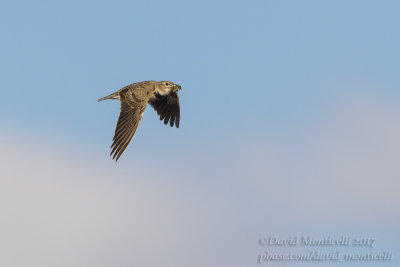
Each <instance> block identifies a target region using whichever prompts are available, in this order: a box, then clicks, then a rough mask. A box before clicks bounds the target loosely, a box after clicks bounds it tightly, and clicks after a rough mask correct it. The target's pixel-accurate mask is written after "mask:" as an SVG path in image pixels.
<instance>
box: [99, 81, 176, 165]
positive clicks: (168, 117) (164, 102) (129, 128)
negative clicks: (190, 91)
mask: <svg viewBox="0 0 400 267" xmlns="http://www.w3.org/2000/svg"><path fill="white" fill-rule="evenodd" d="M180 89H181V86H180V85H177V84H174V83H173V82H170V81H161V82H157V81H145V82H138V83H132V84H130V85H128V86H125V87H123V88H121V89H120V90H118V91H116V92H115V93H112V94H111V95H109V96H106V97H103V98H100V99H99V100H98V101H102V100H106V99H119V100H120V103H121V111H120V114H119V118H118V122H117V127H116V129H115V134H114V138H113V144H112V145H111V149H112V151H111V155H112V156H113V159H115V160H116V161H117V160H118V159H119V157H120V156H121V155H122V153H123V152H124V151H125V149H126V147H127V146H128V144H129V143H130V141H131V140H132V137H133V135H134V134H135V132H136V129H137V127H138V125H139V122H140V119H141V118H142V116H143V112H144V110H145V108H146V106H147V103H150V105H151V106H152V107H153V108H154V109H155V110H156V111H157V114H158V115H160V120H164V124H167V123H168V122H169V124H170V125H171V127H172V126H174V124H175V126H176V127H177V128H179V119H180V108H179V98H178V90H180Z"/></svg>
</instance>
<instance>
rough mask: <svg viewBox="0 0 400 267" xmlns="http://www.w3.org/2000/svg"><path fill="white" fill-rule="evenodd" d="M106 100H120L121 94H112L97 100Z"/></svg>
mask: <svg viewBox="0 0 400 267" xmlns="http://www.w3.org/2000/svg"><path fill="white" fill-rule="evenodd" d="M106 99H119V92H115V93H112V94H111V95H108V96H105V97H102V98H100V99H99V100H97V102H100V101H103V100H106Z"/></svg>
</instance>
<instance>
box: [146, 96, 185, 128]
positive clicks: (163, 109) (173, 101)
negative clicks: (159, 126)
mask: <svg viewBox="0 0 400 267" xmlns="http://www.w3.org/2000/svg"><path fill="white" fill-rule="evenodd" d="M149 103H150V105H151V106H152V107H153V108H154V110H155V111H157V114H158V115H160V120H164V124H165V125H167V123H168V121H169V125H171V127H173V126H174V123H175V125H176V128H179V119H180V116H181V114H180V108H179V98H178V94H177V93H172V94H170V95H167V96H161V95H158V96H157V97H156V98H155V99H153V100H151V101H149Z"/></svg>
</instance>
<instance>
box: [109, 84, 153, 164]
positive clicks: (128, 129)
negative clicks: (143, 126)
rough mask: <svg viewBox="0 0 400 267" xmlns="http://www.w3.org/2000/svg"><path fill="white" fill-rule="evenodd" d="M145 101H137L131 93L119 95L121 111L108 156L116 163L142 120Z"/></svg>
mask: <svg viewBox="0 0 400 267" xmlns="http://www.w3.org/2000/svg"><path fill="white" fill-rule="evenodd" d="M146 105H147V101H145V100H142V99H138V98H136V97H135V96H134V93H133V92H128V93H126V94H124V95H123V94H121V111H120V114H119V118H118V122H117V127H116V128H115V134H114V138H113V143H112V145H111V149H112V151H111V153H110V155H111V156H112V157H113V159H115V161H117V160H118V159H119V157H120V156H121V155H122V153H123V152H124V151H125V149H126V148H127V146H128V145H129V143H130V142H131V140H132V137H133V135H134V134H135V132H136V129H137V127H138V125H139V122H140V120H141V119H142V115H143V112H144V110H145V108H146Z"/></svg>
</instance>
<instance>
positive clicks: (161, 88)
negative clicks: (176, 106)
mask: <svg viewBox="0 0 400 267" xmlns="http://www.w3.org/2000/svg"><path fill="white" fill-rule="evenodd" d="M155 89H156V92H157V93H159V94H160V95H169V94H171V93H175V92H177V91H178V90H181V86H180V85H179V84H175V83H173V82H171V81H161V82H158V83H157V84H156V86H155Z"/></svg>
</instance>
